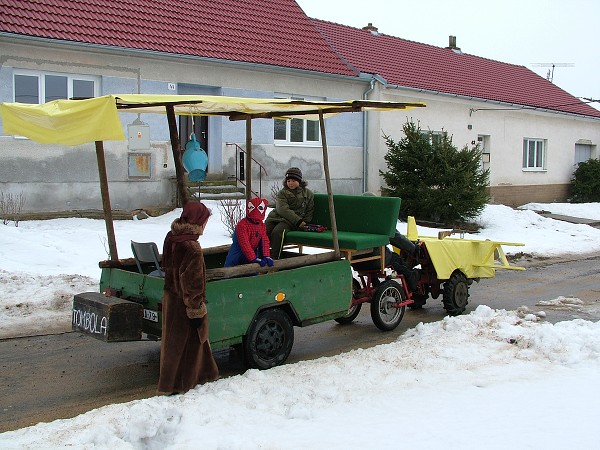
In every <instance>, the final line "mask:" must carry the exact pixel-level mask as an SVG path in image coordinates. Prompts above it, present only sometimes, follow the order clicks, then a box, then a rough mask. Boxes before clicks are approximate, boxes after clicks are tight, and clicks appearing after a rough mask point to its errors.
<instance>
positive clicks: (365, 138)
mask: <svg viewBox="0 0 600 450" xmlns="http://www.w3.org/2000/svg"><path fill="white" fill-rule="evenodd" d="M364 76H365V75H364V74H361V78H364ZM370 77H371V79H370V81H369V88H368V89H367V90H366V91H365V92H363V95H362V99H363V100H368V99H369V98H368V97H369V94H370V93H371V92H372V91H373V89H375V83H376V82H379V83H381V84H382V85H383V86H384V87H385V86H387V85H388V84H387V81H386V80H385V79H383V78H381V77H380V76H378V75H373V74H370ZM362 114H363V123H362V126H363V168H362V171H363V192H367V186H368V185H369V183H368V181H369V180H368V177H369V176H368V169H369V165H368V157H369V116H368V114H369V113H368V112H367V111H363V113H362Z"/></svg>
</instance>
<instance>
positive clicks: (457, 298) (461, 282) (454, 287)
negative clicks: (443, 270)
mask: <svg viewBox="0 0 600 450" xmlns="http://www.w3.org/2000/svg"><path fill="white" fill-rule="evenodd" d="M442 302H443V304H444V309H445V310H446V312H447V313H448V315H450V316H458V315H460V314H462V313H463V312H464V311H465V308H466V307H467V303H469V282H468V280H467V277H465V276H464V274H463V273H462V272H460V271H458V270H457V271H455V272H454V273H453V274H452V275H451V276H450V279H449V280H448V281H446V282H445V283H444V298H443V300H442Z"/></svg>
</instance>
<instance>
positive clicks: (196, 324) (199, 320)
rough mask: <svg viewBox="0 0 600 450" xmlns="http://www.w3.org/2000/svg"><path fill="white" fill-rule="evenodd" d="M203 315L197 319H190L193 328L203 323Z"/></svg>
mask: <svg viewBox="0 0 600 450" xmlns="http://www.w3.org/2000/svg"><path fill="white" fill-rule="evenodd" d="M202 320H203V318H202V317H196V318H195V319H190V326H191V327H192V328H200V326H201V325H202Z"/></svg>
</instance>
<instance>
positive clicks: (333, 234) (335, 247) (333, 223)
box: [319, 111, 340, 258]
mask: <svg viewBox="0 0 600 450" xmlns="http://www.w3.org/2000/svg"><path fill="white" fill-rule="evenodd" d="M319 126H320V127H321V142H322V143H323V169H324V170H325V184H326V185H327V200H329V216H330V220H331V238H332V239H333V251H334V253H335V256H336V258H340V243H339V242H338V229H337V222H336V221H335V208H334V206H333V192H332V191H331V177H330V176H329V157H328V155H327V137H326V136H325V121H324V120H323V111H319Z"/></svg>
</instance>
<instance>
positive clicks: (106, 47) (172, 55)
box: [0, 31, 365, 82]
mask: <svg viewBox="0 0 600 450" xmlns="http://www.w3.org/2000/svg"><path fill="white" fill-rule="evenodd" d="M2 37H6V38H12V39H15V40H17V41H18V40H24V41H33V42H43V43H45V44H50V45H65V46H68V47H79V48H93V49H94V50H98V51H103V52H108V53H126V54H131V53H133V54H136V55H143V56H146V57H153V58H173V59H179V60H181V59H184V60H189V61H198V62H211V63H215V64H223V65H227V66H235V67H243V68H246V69H256V68H260V69H262V70H270V71H277V72H282V73H293V74H302V75H311V76H321V77H327V78H334V79H343V80H352V81H359V82H365V80H364V79H362V78H360V77H359V73H358V72H356V75H344V74H337V73H331V72H320V71H316V70H310V69H300V68H295V67H287V66H276V65H271V64H262V63H252V62H246V61H234V60H230V59H219V58H209V57H205V56H194V55H182V54H179V53H168V52H159V51H155V50H144V49H135V48H129V47H117V46H112V45H103V44H92V43H87V42H78V41H69V40H65V39H49V38H43V37H37V36H27V35H22V34H15V33H7V32H5V31H0V38H2ZM348 68H349V69H350V70H353V71H354V69H353V68H352V67H350V66H348Z"/></svg>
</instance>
